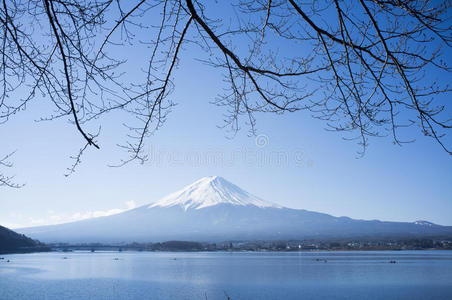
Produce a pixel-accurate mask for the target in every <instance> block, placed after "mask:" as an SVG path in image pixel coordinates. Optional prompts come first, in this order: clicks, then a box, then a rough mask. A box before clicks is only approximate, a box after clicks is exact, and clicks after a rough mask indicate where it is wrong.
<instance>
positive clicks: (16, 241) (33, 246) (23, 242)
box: [0, 226, 49, 254]
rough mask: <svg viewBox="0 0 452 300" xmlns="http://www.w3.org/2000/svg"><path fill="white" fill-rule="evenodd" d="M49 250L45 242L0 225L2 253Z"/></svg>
mask: <svg viewBox="0 0 452 300" xmlns="http://www.w3.org/2000/svg"><path fill="white" fill-rule="evenodd" d="M39 251H49V249H48V248H47V247H45V246H44V245H43V244H41V243H39V242H36V241H33V240H32V239H30V238H28V237H26V236H25V235H22V234H18V233H16V232H14V231H12V230H10V229H8V228H6V227H3V226H0V254H6V253H26V252H39Z"/></svg>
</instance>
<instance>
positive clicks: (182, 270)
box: [0, 251, 452, 300]
mask: <svg viewBox="0 0 452 300" xmlns="http://www.w3.org/2000/svg"><path fill="white" fill-rule="evenodd" d="M0 256H1V257H4V259H3V260H0V299H1V300H6V299H14V300H21V299H27V300H29V299H46V300H53V299H58V300H60V299H77V300H78V299H227V296H226V295H228V296H229V297H230V299H231V300H236V299H262V300H267V299H410V300H412V299H452V251H372V252H351V251H349V252H231V253H229V252H197V253H174V252H172V253H168V252H95V253H90V252H68V253H61V252H51V253H36V254H12V255H0ZM7 260H10V262H7ZM391 260H394V261H396V263H390V261H391Z"/></svg>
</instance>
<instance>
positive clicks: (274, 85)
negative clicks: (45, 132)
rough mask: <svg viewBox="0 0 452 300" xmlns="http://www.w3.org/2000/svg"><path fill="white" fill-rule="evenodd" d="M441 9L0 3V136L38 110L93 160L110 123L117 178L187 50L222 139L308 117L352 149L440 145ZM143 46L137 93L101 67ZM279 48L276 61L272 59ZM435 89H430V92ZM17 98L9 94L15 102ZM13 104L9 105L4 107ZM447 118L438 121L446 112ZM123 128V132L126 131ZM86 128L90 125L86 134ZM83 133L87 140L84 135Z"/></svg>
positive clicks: (380, 4)
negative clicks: (379, 144) (114, 119)
mask: <svg viewBox="0 0 452 300" xmlns="http://www.w3.org/2000/svg"><path fill="white" fill-rule="evenodd" d="M451 5H452V3H451V2H450V1H446V0H445V1H430V0H416V1H415V0H406V1H403V0H356V1H341V0H321V1H313V2H309V1H306V2H302V1H296V0H257V1H254V0H253V1H252V0H236V1H224V2H223V1H221V2H216V3H215V2H210V1H199V0H141V1H130V0H129V1H120V0H115V1H113V0H97V1H88V0H30V1H25V0H9V1H8V0H2V4H1V5H0V22H1V24H2V27H1V36H2V38H1V45H0V49H1V50H0V59H1V63H0V74H1V75H0V86H1V89H2V92H1V95H0V123H5V122H7V121H8V120H9V119H10V118H12V117H13V116H14V115H15V114H16V113H18V112H20V111H21V110H24V109H25V108H26V107H27V104H28V103H29V102H30V101H32V100H35V99H37V98H39V99H45V100H46V101H47V103H49V104H51V106H52V108H53V113H52V114H51V115H50V116H47V117H42V118H41V120H43V121H52V120H55V119H59V118H69V120H70V121H71V122H72V123H73V124H74V127H75V128H76V130H77V131H78V132H79V134H80V135H81V136H82V137H83V139H84V141H85V145H84V146H82V148H81V151H80V153H79V154H78V155H76V156H75V157H74V161H75V163H74V165H73V166H72V167H71V168H70V169H69V173H71V172H73V171H74V170H75V168H76V166H77V165H78V164H79V162H80V157H81V154H82V153H83V152H84V151H85V150H86V149H87V148H89V147H95V148H99V147H100V145H99V142H98V139H97V137H98V136H99V134H100V130H98V129H96V130H95V131H92V130H93V128H92V125H90V124H92V123H93V122H94V120H97V122H98V120H101V118H102V116H104V115H105V114H106V113H108V112H112V111H123V112H126V113H127V115H128V116H133V117H134V118H130V117H127V118H126V119H127V120H128V121H127V122H126V121H124V123H125V124H126V125H125V126H127V128H128V129H129V130H130V134H129V135H128V137H127V140H126V142H125V143H123V144H122V146H121V147H123V148H124V149H125V150H126V152H127V153H128V156H127V158H126V159H124V160H123V161H122V162H121V164H124V163H127V162H129V161H132V160H140V161H144V160H146V158H147V157H146V151H145V146H144V145H145V142H146V140H147V137H149V136H150V135H151V134H152V133H153V132H154V131H155V130H157V129H158V128H160V127H161V126H162V124H163V123H164V121H165V119H166V116H167V114H168V113H169V112H170V111H171V108H172V107H173V105H174V103H173V102H172V101H171V97H170V95H171V92H172V91H173V90H174V85H173V78H174V70H175V68H176V67H177V65H178V61H179V59H180V56H181V52H182V51H183V50H184V49H185V47H184V45H186V46H187V47H198V48H200V49H202V50H203V51H200V52H199V53H200V54H199V59H200V60H202V61H204V62H205V63H206V64H209V65H211V66H212V67H213V68H216V69H217V70H218V72H222V74H223V75H224V78H225V81H226V83H227V88H226V89H225V92H224V93H223V94H222V95H219V96H218V98H217V99H216V100H215V101H214V102H215V103H216V104H218V105H224V106H226V107H227V109H226V110H227V112H228V115H227V118H226V120H225V121H226V126H230V128H231V129H232V130H238V129H239V127H240V126H239V125H240V124H241V120H242V117H241V116H243V118H244V119H245V123H247V124H249V126H250V129H251V131H253V132H254V129H255V124H256V120H255V113H256V112H274V113H284V112H295V111H299V110H307V111H309V112H310V113H311V114H312V116H313V117H315V118H319V119H321V120H324V121H325V124H326V125H327V126H328V128H329V129H331V130H335V131H340V132H343V134H344V137H345V138H352V139H358V142H359V144H360V145H361V146H362V148H361V149H362V152H364V150H365V149H366V147H367V145H368V139H369V138H370V137H378V136H388V135H389V136H391V137H392V139H393V141H394V143H396V144H399V145H400V144H402V143H405V142H410V141H411V140H409V139H408V140H405V139H404V138H401V137H399V132H400V128H402V127H406V126H413V125H416V126H419V128H420V130H421V131H422V133H423V134H425V135H426V136H429V137H431V138H432V139H433V140H434V141H436V142H437V143H438V144H439V145H440V146H441V147H442V148H443V149H444V150H445V151H446V152H447V153H449V154H452V152H451V150H450V148H448V146H447V145H446V144H445V142H444V135H445V134H446V132H447V130H448V129H450V128H451V126H452V124H451V120H450V119H449V114H450V104H448V103H447V102H446V101H447V100H444V99H447V98H446V97H444V96H442V97H440V96H441V95H446V96H447V95H450V92H451V89H450V87H449V86H448V84H447V83H448V81H450V79H451V76H450V72H451V68H450V67H449V66H448V64H447V63H448V62H450V59H451V46H452V31H451V24H452V23H451V20H450V14H451V9H450V7H451ZM133 44H139V45H147V46H148V51H147V53H146V55H145V56H143V57H141V59H142V62H143V64H142V65H145V66H146V67H145V68H144V70H143V76H142V80H141V82H131V83H129V82H127V80H126V79H125V76H124V73H123V71H121V70H123V69H121V68H123V67H124V65H127V63H128V61H127V60H126V59H125V58H124V57H115V56H114V55H111V54H110V52H109V51H110V50H111V52H112V53H118V52H114V51H113V50H112V49H114V48H118V47H124V46H125V45H133ZM279 45H280V46H281V47H278V46H279ZM436 77H438V78H436ZM19 92H20V93H19ZM15 94H20V95H25V96H23V97H21V98H18V97H15V96H13V95H15ZM447 105H449V111H447ZM130 120H132V121H130ZM96 124H97V123H96ZM90 126H91V127H90Z"/></svg>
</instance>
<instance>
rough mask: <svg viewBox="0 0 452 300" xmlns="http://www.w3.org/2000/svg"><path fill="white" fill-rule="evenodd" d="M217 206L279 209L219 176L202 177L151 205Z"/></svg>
mask: <svg viewBox="0 0 452 300" xmlns="http://www.w3.org/2000/svg"><path fill="white" fill-rule="evenodd" d="M218 204H232V205H240V206H247V205H254V206H257V207H274V208H280V207H281V206H278V205H276V204H273V203H271V202H267V201H264V200H262V199H260V198H258V197H256V196H254V195H251V194H250V193H248V192H246V191H244V190H242V189H241V188H239V187H238V186H236V185H235V184H232V183H231V182H229V181H227V180H226V179H224V178H222V177H219V176H210V177H203V178H201V179H199V180H197V181H195V182H194V183H192V184H190V185H188V186H186V187H185V188H183V189H182V190H179V191H177V192H175V193H172V194H170V195H168V196H166V197H164V198H163V199H161V200H159V201H157V202H155V203H152V204H151V205H149V206H148V208H152V207H170V206H181V207H183V208H184V209H185V210H187V209H201V208H205V207H209V206H214V205H218Z"/></svg>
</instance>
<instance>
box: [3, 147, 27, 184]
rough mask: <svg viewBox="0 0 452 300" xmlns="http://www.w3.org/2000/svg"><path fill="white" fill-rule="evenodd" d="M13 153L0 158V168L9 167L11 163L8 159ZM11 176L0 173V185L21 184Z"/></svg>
mask: <svg viewBox="0 0 452 300" xmlns="http://www.w3.org/2000/svg"><path fill="white" fill-rule="evenodd" d="M12 155H13V153H10V154H8V155H6V156H4V157H1V158H0V170H1V169H3V168H11V167H12V166H13V165H12V163H11V162H10V161H9V159H10V158H11V156H12ZM13 178H14V177H13V176H6V175H3V174H1V173H0V187H10V188H20V187H22V185H21V184H17V183H14V182H13Z"/></svg>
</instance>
